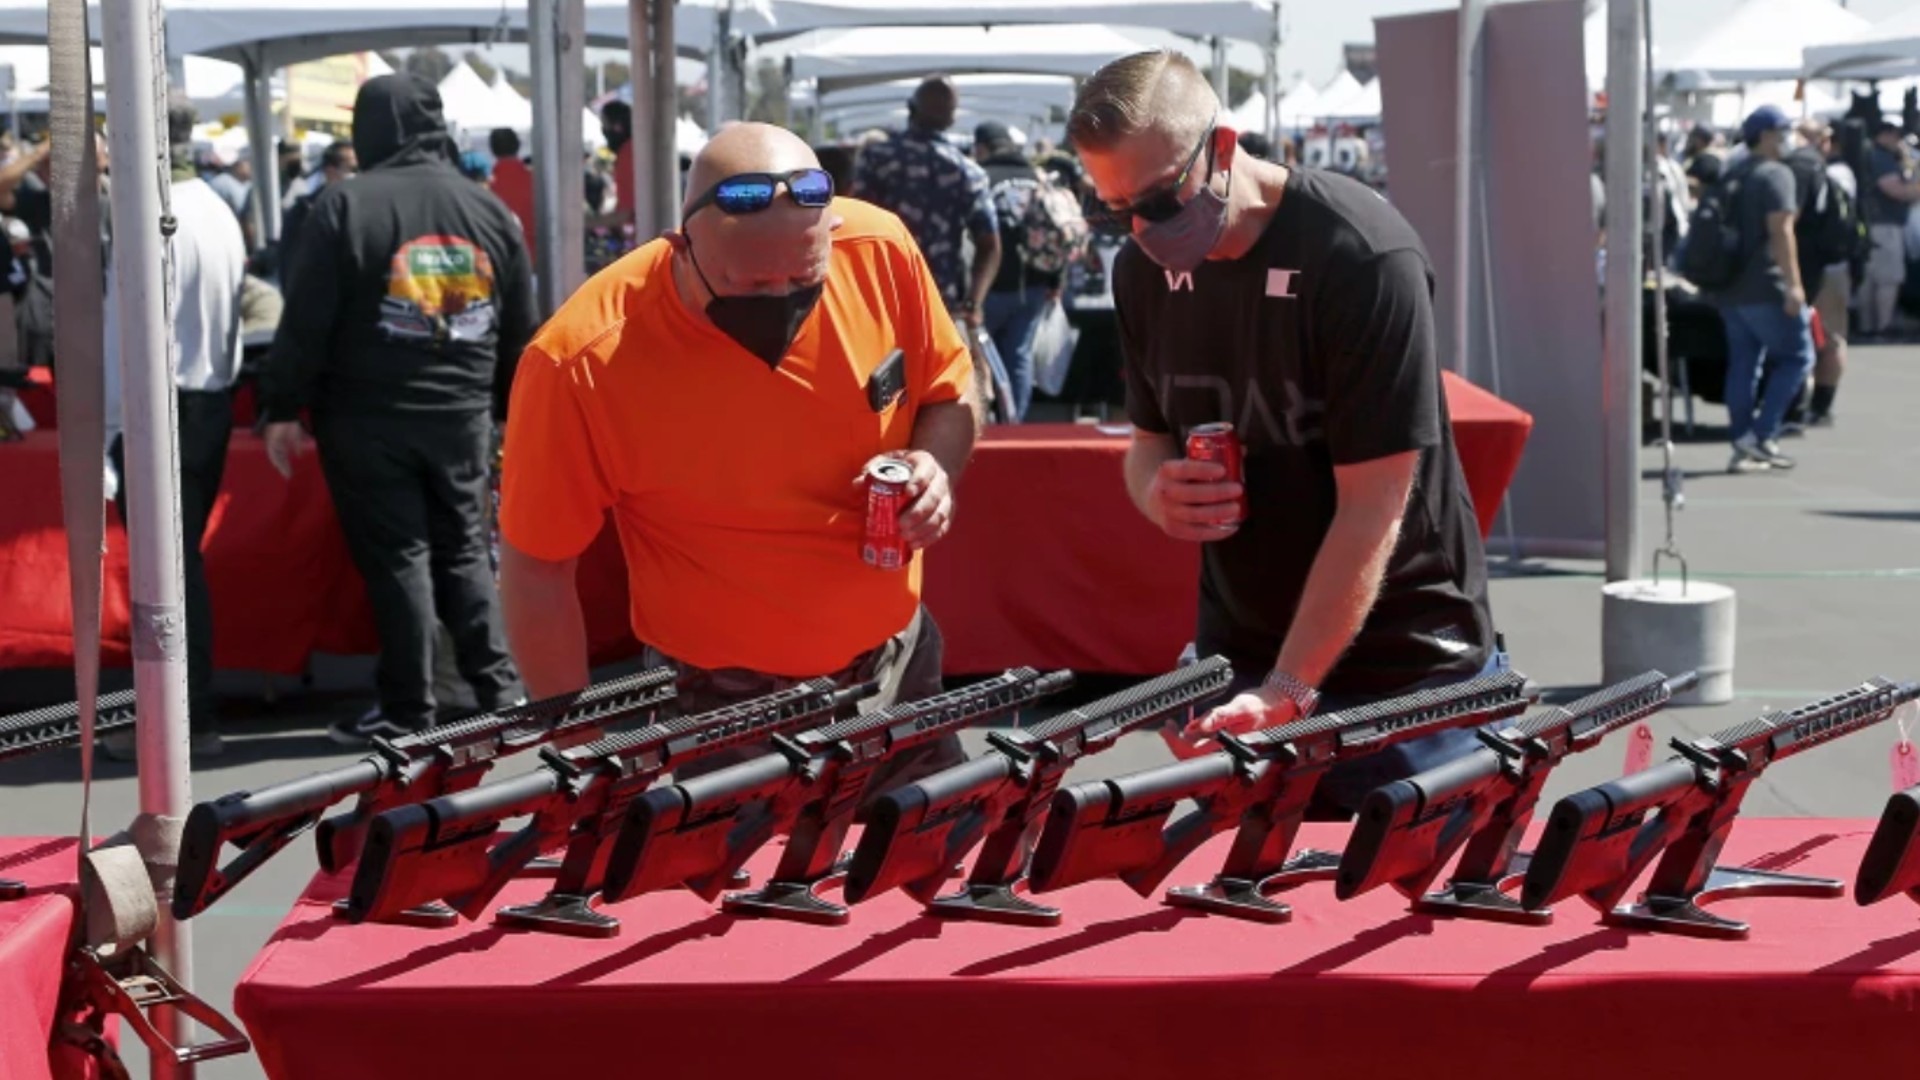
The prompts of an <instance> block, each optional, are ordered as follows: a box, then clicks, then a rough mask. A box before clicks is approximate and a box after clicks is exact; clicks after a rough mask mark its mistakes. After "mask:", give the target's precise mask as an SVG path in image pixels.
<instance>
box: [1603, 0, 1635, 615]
mask: <svg viewBox="0 0 1920 1080" xmlns="http://www.w3.org/2000/svg"><path fill="white" fill-rule="evenodd" d="M1645 33H1646V27H1645V26H1644V25H1643V23H1642V17H1641V11H1640V0H1608V5H1607V128H1606V154H1607V158H1606V161H1607V176H1606V181H1607V183H1606V190H1607V275H1606V350H1605V358H1606V359H1605V362H1604V364H1603V365H1602V368H1603V370H1604V372H1605V375H1604V378H1603V381H1602V392H1601V411H1602V414H1603V416H1604V419H1605V430H1606V439H1605V443H1604V445H1605V448H1606V453H1605V456H1604V458H1603V459H1602V460H1603V462H1604V464H1603V467H1602V469H1601V475H1602V477H1603V480H1604V484H1605V492H1606V499H1605V503H1606V518H1607V580H1608V581H1624V580H1627V579H1629V578H1632V577H1634V576H1636V575H1635V573H1634V568H1635V566H1636V565H1637V564H1638V562H1639V553H1640V507H1639V497H1640V239H1641V224H1640V223H1641V217H1642V213H1641V212H1642V209H1643V204H1642V193H1641V187H1640V175H1641V170H1642V168H1643V167H1644V165H1643V162H1644V160H1645V157H1646V147H1645V145H1644V141H1645V135H1646V130H1645V128H1644V127H1643V126H1642V121H1641V116H1642V114H1643V112H1644V111H1645V98H1646V74H1645V64H1646V61H1645V57H1644V54H1643V51H1642V50H1643V47H1644V40H1643V39H1644V35H1645Z"/></svg>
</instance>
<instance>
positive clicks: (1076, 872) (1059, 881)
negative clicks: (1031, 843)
mask: <svg viewBox="0 0 1920 1080" xmlns="http://www.w3.org/2000/svg"><path fill="white" fill-rule="evenodd" d="M1525 686H1526V679H1525V677H1523V676H1521V675H1519V674H1517V673H1514V672H1502V673H1500V674H1496V675H1488V676H1485V677H1483V678H1477V679H1469V680H1466V681H1464V682H1460V683H1455V684H1454V685H1452V686H1446V687H1441V688H1438V689H1434V690H1422V691H1420V692H1418V693H1414V694H1408V695H1406V696H1404V697H1397V698H1392V699H1390V700H1387V701H1381V702H1376V703H1374V704H1372V705H1363V706H1360V707H1358V708H1354V709H1344V710H1341V711H1340V712H1333V713H1327V714H1325V715H1321V716H1311V717H1307V718H1306V719H1303V720H1296V721H1294V722H1293V723H1290V724H1282V725H1280V726H1279V727H1274V728H1267V729H1265V730H1263V731H1256V732H1254V733H1253V734H1251V735H1246V736H1243V737H1235V736H1233V735H1221V736H1220V745H1221V747H1222V752H1220V753H1216V754H1208V755H1206V756H1205V757H1199V758H1193V759H1191V760H1188V761H1182V762H1177V763H1175V764H1173V765H1166V766H1162V767H1160V768H1157V769H1148V770H1146V771H1145V772H1139V773H1134V774H1133V775H1131V776H1122V777H1117V778H1115V779H1112V780H1101V781H1095V782H1093V783H1088V784H1075V785H1074V786H1073V787H1071V788H1068V789H1067V790H1065V791H1062V792H1060V794H1059V795H1058V796H1056V797H1055V798H1054V804H1053V816H1052V818H1051V819H1049V820H1048V822H1047V828H1046V831H1045V832H1044V833H1042V834H1041V837H1040V844H1039V846H1038V847H1036V848H1035V849H1034V856H1033V880H1032V885H1033V891H1034V892H1037V893H1044V892H1051V891H1052V890H1054V889H1062V888H1065V887H1067V886H1069V885H1077V884H1079V883H1080V882H1083V881H1092V880H1094V879H1095V878H1104V877H1117V878H1119V879H1120V880H1121V881H1124V882H1126V883H1127V885H1129V886H1130V887H1132V889H1133V890H1134V891H1135V892H1137V893H1139V894H1140V895H1141V896H1147V895H1150V894H1152V893H1153V891H1154V890H1155V889H1158V888H1159V887H1160V884H1161V883H1162V882H1164V881H1165V880H1166V879H1167V877H1168V875H1170V874H1172V873H1173V871H1174V869H1175V868H1176V867H1178V866H1179V865H1180V863H1181V862H1182V861H1183V860H1185V859H1186V857H1187V856H1188V855H1190V854H1192V853H1193V852H1194V851H1195V850H1197V849H1198V848H1199V847H1200V845H1202V844H1204V843H1206V842H1207V841H1208V840H1209V839H1211V838H1212V837H1214V836H1215V835H1217V834H1219V833H1221V832H1224V831H1225V830H1227V829H1229V828H1232V827H1234V826H1236V825H1237V826H1238V827H1239V830H1240V831H1239V835H1238V836H1236V837H1235V838H1234V843H1233V848H1232V850H1231V851H1230V852H1229V853H1228V855H1227V862H1226V867H1225V868H1224V869H1223V870H1222V871H1221V873H1220V874H1219V875H1218V876H1216V877H1215V878H1214V879H1213V881H1211V882H1210V883H1208V884H1206V885H1201V886H1196V887H1194V888H1182V889H1173V890H1171V891H1170V892H1169V893H1168V894H1167V902H1168V903H1169V904H1174V905H1176V906H1181V907H1193V908H1200V909H1203V910H1207V911H1217V912H1219V913H1221V914H1224V915H1234V916H1238V917H1240V918H1249V919H1258V920H1260V921H1262V922H1286V921H1287V920H1288V919H1289V918H1291V917H1292V909H1291V908H1289V907H1288V906H1287V905H1285V904H1282V903H1278V902H1276V901H1273V900H1269V899H1267V898H1266V895H1265V894H1266V893H1268V892H1272V891H1275V890H1277V889H1281V888H1290V887H1292V886H1295V885H1299V884H1303V883H1305V882H1308V881H1324V880H1326V879H1328V878H1331V877H1332V876H1333V873H1334V868H1335V867H1336V866H1337V865H1338V864H1339V856H1338V855H1335V854H1333V853H1331V852H1325V851H1303V852H1301V853H1300V854H1299V855H1298V856H1295V857H1293V858H1289V857H1288V855H1289V853H1290V852H1291V851H1292V850H1293V841H1294V837H1295V836H1296V835H1297V834H1298V833H1299V831H1300V825H1301V823H1302V822H1303V821H1304V820H1305V819H1306V813H1307V807H1308V804H1309V803H1311V802H1312V801H1313V792H1314V789H1315V788H1317V787H1318V786H1319V784H1320V779H1321V777H1323V776H1325V775H1326V773H1327V770H1328V769H1330V768H1332V767H1333V766H1334V765H1336V764H1338V763H1340V762H1343V761H1350V760H1352V759H1354V758H1359V757H1364V756H1366V755H1369V754H1375V753H1378V752H1380V751H1381V750H1384V749H1386V748H1387V747H1389V746H1393V745H1395V744H1396V743H1402V742H1407V741H1409V740H1412V739H1417V738H1420V737H1422V736H1425V735H1431V734H1433V733H1434V732H1437V731H1444V730H1447V729H1450V728H1459V727H1466V726H1469V725H1472V724H1484V723H1487V722H1489V721H1492V720H1502V719H1505V718H1506V717H1509V716H1514V715H1516V714H1518V713H1520V712H1522V711H1524V710H1525V709H1526V707H1527V699H1526V695H1525ZM1183 799H1193V800H1195V801H1196V802H1198V803H1199V807H1198V808H1197V809H1195V810H1194V811H1192V812H1191V813H1189V814H1187V815H1186V816H1185V817H1183V818H1181V819H1180V820H1179V821H1176V822H1174V823H1173V824H1172V826H1170V827H1168V826H1167V825H1166V822H1167V819H1168V818H1169V817H1170V816H1171V815H1172V813H1173V808H1174V805H1175V804H1177V803H1179V802H1180V801H1181V800H1183Z"/></svg>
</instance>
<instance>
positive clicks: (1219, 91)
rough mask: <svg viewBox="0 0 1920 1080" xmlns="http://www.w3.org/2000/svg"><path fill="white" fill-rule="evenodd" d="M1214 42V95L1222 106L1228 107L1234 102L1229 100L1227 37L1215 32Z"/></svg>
mask: <svg viewBox="0 0 1920 1080" xmlns="http://www.w3.org/2000/svg"><path fill="white" fill-rule="evenodd" d="M1212 43H1213V96H1214V97H1217V98H1219V99H1220V107H1221V108H1223V109H1224V108H1226V107H1227V106H1229V105H1231V104H1232V102H1229V101H1228V100H1227V39H1226V38H1223V37H1221V36H1220V35H1218V34H1215V35H1214V36H1213V38H1212Z"/></svg>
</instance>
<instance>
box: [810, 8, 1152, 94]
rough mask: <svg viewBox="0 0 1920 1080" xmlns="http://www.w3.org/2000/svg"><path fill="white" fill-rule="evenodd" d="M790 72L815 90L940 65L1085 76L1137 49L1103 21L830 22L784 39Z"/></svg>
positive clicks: (956, 69)
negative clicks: (844, 25) (858, 25)
mask: <svg viewBox="0 0 1920 1080" xmlns="http://www.w3.org/2000/svg"><path fill="white" fill-rule="evenodd" d="M787 48H788V50H789V52H788V63H789V68H790V70H791V72H792V74H793V77H794V78H796V79H815V80H818V83H817V85H818V88H819V89H818V91H817V92H818V93H819V95H820V96H821V97H830V96H832V95H833V94H836V93H839V92H841V91H842V90H845V89H848V88H852V87H857V86H865V85H869V84H873V83H886V82H892V81H894V80H897V79H903V78H910V77H917V76H922V75H925V74H926V73H928V72H933V71H940V72H945V73H947V74H950V75H962V74H967V73H1021V74H1028V75H1072V76H1084V75H1087V74H1090V73H1092V71H1093V70H1094V69H1095V68H1097V67H1099V66H1100V65H1101V64H1104V63H1106V62H1107V61H1109V60H1113V59H1115V58H1117V57H1121V56H1125V55H1127V54H1128V53H1133V52H1138V51H1139V50H1140V45H1139V43H1137V42H1135V41H1134V40H1132V39H1131V38H1128V37H1124V36H1122V35H1121V34H1120V33H1118V32H1117V31H1115V30H1113V29H1112V28H1110V27H1107V26H1098V25H1092V24H1087V25H1072V26H996V27H991V28H987V27H951V28H940V29H936V28H931V27H901V26H876V27H867V28H863V29H859V30H829V31H820V32H818V33H817V34H812V35H808V36H807V37H804V38H800V39H796V40H795V41H794V42H792V43H790V44H788V46H787Z"/></svg>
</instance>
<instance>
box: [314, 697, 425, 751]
mask: <svg viewBox="0 0 1920 1080" xmlns="http://www.w3.org/2000/svg"><path fill="white" fill-rule="evenodd" d="M421 730H423V729H422V727H419V726H412V725H408V724H403V723H401V722H399V721H398V720H391V719H388V718H387V715H386V714H385V713H383V712H381V711H380V707H379V706H378V705H376V706H374V707H373V708H371V709H368V710H367V711H366V712H365V713H363V714H361V715H360V716H358V717H342V718H341V719H339V720H335V721H334V722H333V723H331V724H329V725H327V737H328V738H330V739H332V740H333V741H334V742H337V743H339V744H340V745H341V746H351V747H356V748H357V747H362V746H371V745H373V740H374V738H375V737H376V736H377V737H379V738H383V739H397V738H399V737H401V736H402V735H412V734H414V733H416V732H418V731H421Z"/></svg>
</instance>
